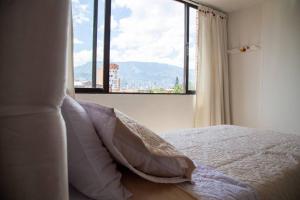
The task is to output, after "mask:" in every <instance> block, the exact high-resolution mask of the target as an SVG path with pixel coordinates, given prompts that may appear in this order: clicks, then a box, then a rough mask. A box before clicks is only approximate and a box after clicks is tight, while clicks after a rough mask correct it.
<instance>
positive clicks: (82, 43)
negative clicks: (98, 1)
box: [72, 0, 94, 88]
mask: <svg viewBox="0 0 300 200" xmlns="http://www.w3.org/2000/svg"><path fill="white" fill-rule="evenodd" d="M93 6H94V4H93V1H92V0H72V17H73V31H74V33H73V34H74V36H73V46H74V47H73V48H74V54H73V57H74V85H75V87H77V88H90V87H92V55H93V12H94V9H93Z"/></svg>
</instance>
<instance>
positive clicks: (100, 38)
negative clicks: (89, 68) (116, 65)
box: [96, 0, 105, 88]
mask: <svg viewBox="0 0 300 200" xmlns="http://www.w3.org/2000/svg"><path fill="white" fill-rule="evenodd" d="M104 24H105V2H104V0H98V28H97V64H96V66H97V72H96V87H97V88H103V51H104Z"/></svg>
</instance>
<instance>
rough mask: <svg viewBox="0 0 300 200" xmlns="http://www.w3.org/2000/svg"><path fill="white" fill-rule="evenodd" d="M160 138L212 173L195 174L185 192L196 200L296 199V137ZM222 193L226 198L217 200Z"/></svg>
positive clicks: (239, 133) (239, 130) (234, 130)
mask: <svg viewBox="0 0 300 200" xmlns="http://www.w3.org/2000/svg"><path fill="white" fill-rule="evenodd" d="M161 136H162V137H163V138H164V139H166V140H167V141H168V142H170V143H171V144H173V145H174V146H175V147H176V148H177V149H179V150H180V151H182V152H183V153H185V154H186V155H187V156H189V157H190V158H191V159H192V160H194V161H195V163H196V164H197V165H201V166H202V165H203V166H209V167H211V168H212V169H213V170H212V169H210V168H206V167H204V169H205V170H206V171H205V170H202V171H201V172H199V171H197V170H196V171H195V172H194V176H195V177H198V178H199V180H198V182H197V184H198V185H197V184H196V185H193V186H191V185H186V186H184V187H185V189H186V190H187V191H190V192H193V194H194V196H196V197H198V198H201V200H205V199H222V200H224V199H239V200H240V199H255V198H256V194H257V195H258V198H259V199H262V200H264V199H272V200H273V199H274V200H283V199H288V200H294V199H295V200H296V199H300V164H299V162H300V137H299V136H297V135H290V134H280V133H275V132H272V131H259V130H257V129H250V128H243V127H237V126H215V127H210V128H202V129H190V130H181V131H176V132H170V133H165V134H162V135H161ZM201 173H202V174H201ZM223 174H224V175H225V176H224V175H223ZM222 177H223V178H222ZM205 180H206V182H205ZM201 181H202V183H201ZM210 183H211V184H210ZM228 183H229V184H228ZM199 184H200V185H199ZM214 184H219V187H216V185H214ZM205 185H207V187H205ZM234 185H236V186H238V187H237V188H236V189H237V190H236V191H234V190H231V187H233V188H234ZM249 186H250V187H249ZM216 188H218V190H216ZM220 188H221V189H220ZM222 188H223V189H222ZM251 188H253V189H254V190H255V191H256V192H255V191H253V190H252V189H251ZM210 190H211V191H210ZM224 191H226V192H227V193H226V192H225V193H226V196H222V195H224V194H225V193H224ZM211 192H212V193H211ZM231 192H232V193H231ZM239 192H242V193H239ZM249 192H250V193H249ZM237 193H238V194H239V195H238V196H237V195H236V194H237ZM206 194H208V196H206Z"/></svg>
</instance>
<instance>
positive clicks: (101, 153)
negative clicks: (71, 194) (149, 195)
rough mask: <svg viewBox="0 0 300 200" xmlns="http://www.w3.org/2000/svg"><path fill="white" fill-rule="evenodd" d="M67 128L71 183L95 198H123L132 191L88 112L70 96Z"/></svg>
mask: <svg viewBox="0 0 300 200" xmlns="http://www.w3.org/2000/svg"><path fill="white" fill-rule="evenodd" d="M62 114H63V117H64V119H65V122H66V127H67V144H68V170H69V182H70V184H71V185H72V186H74V187H75V188H76V189H77V190H78V191H80V192H81V193H83V194H84V195H86V196H87V197H90V198H92V199H97V200H102V199H107V200H123V199H127V198H128V197H129V196H130V193H129V192H128V191H127V190H126V189H125V188H124V187H123V186H122V185H121V182H120V179H121V173H120V172H119V171H117V169H116V163H115V162H114V161H113V159H112V158H111V156H110V154H109V153H108V151H107V150H106V149H105V147H104V146H103V144H102V142H101V140H100V139H99V137H98V136H97V133H96V131H95V129H94V127H93V124H92V123H91V121H90V119H89V116H88V115H87V113H86V111H85V110H84V109H83V108H82V107H81V106H80V104H78V103H77V102H76V101H75V100H74V99H72V98H71V97H69V96H67V97H66V98H65V99H64V102H63V105H62Z"/></svg>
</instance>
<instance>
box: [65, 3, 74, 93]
mask: <svg viewBox="0 0 300 200" xmlns="http://www.w3.org/2000/svg"><path fill="white" fill-rule="evenodd" d="M71 4H72V2H71V3H70V9H69V14H68V37H67V49H66V50H67V54H66V55H67V56H66V57H67V59H66V66H67V68H66V70H67V71H66V88H67V91H66V92H67V94H68V95H70V96H71V97H73V98H75V89H74V63H73V20H72V5H71Z"/></svg>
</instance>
